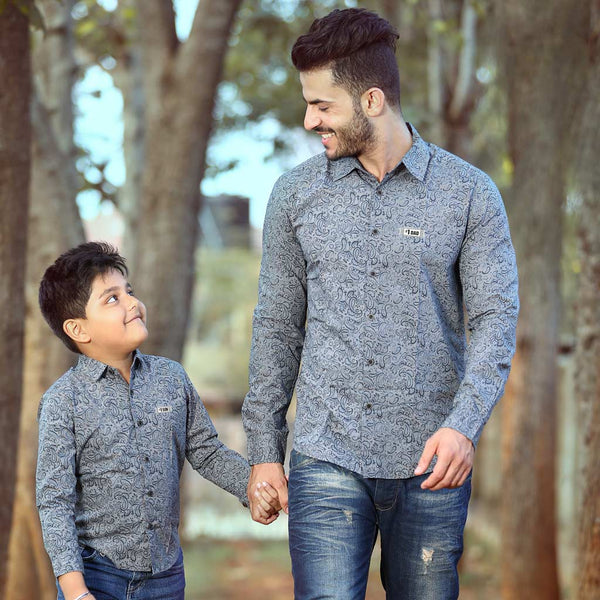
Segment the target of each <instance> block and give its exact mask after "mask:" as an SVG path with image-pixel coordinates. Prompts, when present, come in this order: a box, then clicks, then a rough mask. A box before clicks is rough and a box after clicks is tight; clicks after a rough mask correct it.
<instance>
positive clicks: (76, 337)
mask: <svg viewBox="0 0 600 600" xmlns="http://www.w3.org/2000/svg"><path fill="white" fill-rule="evenodd" d="M84 320H85V319H67V320H66V321H65V322H64V323H63V331H64V332H65V333H66V334H67V335H68V336H69V337H70V338H71V339H72V340H73V341H74V342H77V343H78V344H85V343H86V342H89V341H90V339H91V338H90V335H89V333H88V332H87V331H86V329H85V325H84Z"/></svg>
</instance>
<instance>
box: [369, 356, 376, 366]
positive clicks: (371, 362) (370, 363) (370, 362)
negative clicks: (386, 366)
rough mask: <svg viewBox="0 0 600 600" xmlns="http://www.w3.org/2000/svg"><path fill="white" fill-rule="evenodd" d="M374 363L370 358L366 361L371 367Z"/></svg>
mask: <svg viewBox="0 0 600 600" xmlns="http://www.w3.org/2000/svg"><path fill="white" fill-rule="evenodd" d="M374 362H375V361H374V360H373V359H372V358H370V359H369V360H368V361H367V364H368V365H372V364H373V363H374Z"/></svg>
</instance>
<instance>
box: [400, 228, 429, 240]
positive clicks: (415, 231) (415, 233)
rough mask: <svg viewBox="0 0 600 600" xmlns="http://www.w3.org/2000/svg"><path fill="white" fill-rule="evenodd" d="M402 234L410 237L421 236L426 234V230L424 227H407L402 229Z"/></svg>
mask: <svg viewBox="0 0 600 600" xmlns="http://www.w3.org/2000/svg"><path fill="white" fill-rule="evenodd" d="M402 234H403V235H406V236H408V237H418V238H421V237H423V236H424V235H425V232H424V231H423V230H422V229H413V228H412V227H405V228H404V229H403V230H402Z"/></svg>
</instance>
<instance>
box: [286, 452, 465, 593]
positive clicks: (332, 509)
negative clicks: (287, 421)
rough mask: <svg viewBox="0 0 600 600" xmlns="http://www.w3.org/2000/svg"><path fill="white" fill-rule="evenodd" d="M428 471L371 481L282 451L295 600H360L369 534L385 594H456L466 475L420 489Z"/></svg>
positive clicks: (368, 547)
mask: <svg viewBox="0 0 600 600" xmlns="http://www.w3.org/2000/svg"><path fill="white" fill-rule="evenodd" d="M427 476H428V475H422V476H419V477H411V478H408V479H374V478H365V477H362V476H361V475H359V474H357V473H354V472H352V471H348V470H347V469H345V468H343V467H339V466H337V465H334V464H332V463H327V462H323V461H320V460H317V459H314V458H310V457H308V456H306V455H304V454H301V453H299V452H297V451H292V454H291V457H290V480H289V498H290V500H289V509H290V512H289V543H290V555H291V558H292V572H293V576H294V594H295V595H294V597H295V598H296V599H297V600H316V599H335V600H363V599H364V597H365V592H366V587H367V578H368V572H369V563H370V559H371V554H372V551H373V547H374V545H375V540H376V539H377V534H378V533H379V535H380V536H381V580H382V582H383V586H384V588H385V590H386V598H387V599H388V600H453V599H456V598H458V570H457V564H458V561H459V559H460V557H461V554H462V550H463V531H464V526H465V521H466V517H467V508H468V503H469V498H470V495H471V478H470V476H469V478H468V480H467V481H466V482H465V484H464V485H463V486H462V487H460V488H457V489H444V490H439V491H435V492H432V491H430V490H423V489H421V487H420V486H421V483H422V482H423V481H424V479H425V478H426V477H427Z"/></svg>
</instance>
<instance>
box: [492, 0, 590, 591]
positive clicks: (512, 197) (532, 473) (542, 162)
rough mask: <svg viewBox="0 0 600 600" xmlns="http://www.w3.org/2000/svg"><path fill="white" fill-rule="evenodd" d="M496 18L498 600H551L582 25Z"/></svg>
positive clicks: (511, 10)
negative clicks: (510, 343) (570, 146)
mask: <svg viewBox="0 0 600 600" xmlns="http://www.w3.org/2000/svg"><path fill="white" fill-rule="evenodd" d="M496 10H497V13H498V22H499V37H500V40H501V42H500V50H501V54H502V59H503V67H504V73H505V78H506V85H507V97H508V113H509V114H508V138H509V150H510V156H511V159H512V162H513V165H514V179H513V185H512V190H511V193H510V194H509V195H508V199H509V204H510V210H509V214H510V215H511V221H512V231H513V236H514V241H515V247H516V250H517V260H518V263H519V271H520V273H519V275H520V276H519V280H520V297H521V313H520V318H519V327H518V331H517V360H516V361H515V365H516V366H517V367H518V368H515V369H514V370H513V372H512V374H511V379H512V387H513V389H514V390H515V391H516V393H515V394H514V395H510V396H508V397H507V398H505V403H504V406H503V417H504V429H503V482H504V483H503V496H504V498H505V501H504V504H503V510H502V535H503V550H502V576H503V579H502V597H503V598H504V599H513V598H514V599H521V598H527V599H528V600H538V599H539V600H553V599H558V597H559V589H558V577H557V568H556V544H555V538H556V519H555V500H554V498H555V458H556V456H555V454H556V408H557V368H556V357H557V347H558V341H559V340H558V331H559V330H558V326H559V320H560V310H561V306H560V288H559V282H560V273H559V265H560V256H561V236H562V229H561V223H562V205H563V200H564V197H565V158H566V149H567V144H566V142H565V138H567V137H568V133H566V132H568V131H569V118H570V117H571V111H570V109H571V107H572V99H573V95H574V94H576V92H577V89H578V88H577V85H576V81H577V80H576V79H575V78H576V77H577V76H578V75H579V74H580V70H579V71H578V68H577V67H578V66H579V65H581V64H582V62H583V61H582V59H583V54H582V53H583V48H582V44H581V41H582V40H583V36H582V37H579V36H580V35H581V33H582V29H583V28H584V27H585V18H584V15H582V12H583V11H581V10H578V8H576V7H574V6H573V5H571V4H568V3H565V2H562V1H561V0H554V1H551V2H548V1H547V0H532V1H530V2H527V3H523V2H521V1H520V0H499V1H498V2H497V3H496ZM557 82H560V85H558V84H557Z"/></svg>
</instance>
